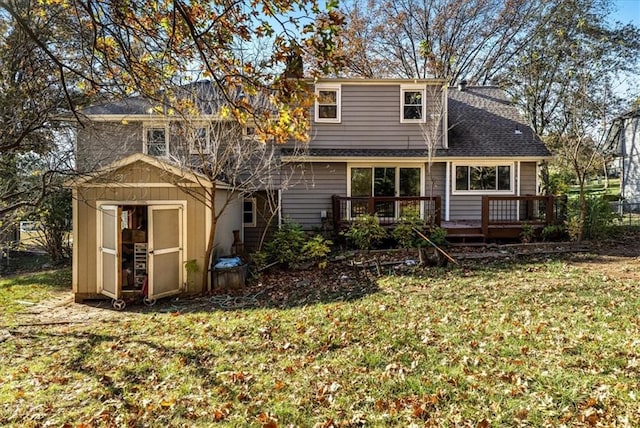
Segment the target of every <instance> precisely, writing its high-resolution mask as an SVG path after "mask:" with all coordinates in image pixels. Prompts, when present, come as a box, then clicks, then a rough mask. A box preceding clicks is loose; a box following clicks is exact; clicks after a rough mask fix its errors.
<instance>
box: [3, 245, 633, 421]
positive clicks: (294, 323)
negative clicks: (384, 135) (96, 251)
mask: <svg viewBox="0 0 640 428" xmlns="http://www.w3.org/2000/svg"><path fill="white" fill-rule="evenodd" d="M616 272H620V274H619V275H618V274H616ZM639 279H640V262H639V261H638V259H637V258H636V257H629V256H625V257H619V256H615V257H608V258H605V257H600V256H595V255H582V256H575V257H570V258H556V259H548V258H546V257H543V256H538V257H537V258H528V259H524V260H518V261H510V262H501V263H475V264H472V263H471V262H468V263H467V264H466V265H465V266H464V267H463V268H450V269H429V270H416V271H414V272H412V273H405V274H402V275H390V276H386V277H383V278H380V279H378V280H377V281H376V283H375V284H370V285H367V286H366V287H363V288H361V289H360V290H361V291H363V292H361V293H360V294H359V295H357V296H356V297H354V296H353V294H349V297H348V298H344V299H341V298H340V294H339V290H338V292H336V287H339V284H340V283H339V282H336V284H338V285H336V286H334V287H331V289H332V290H333V291H332V293H334V294H332V295H331V296H330V298H322V297H321V298H318V299H315V300H309V299H306V300H302V299H301V297H300V295H301V293H302V292H301V290H300V288H301V287H305V286H306V287H312V286H313V284H314V283H313V282H312V283H301V284H298V286H296V287H293V288H286V287H285V286H283V287H282V294H283V295H279V296H275V297H274V296H273V294H274V290H271V293H264V294H261V295H259V296H257V297H256V298H255V301H254V302H253V303H255V305H254V306H253V307H251V308H241V309H225V310H223V309H220V308H219V307H218V306H217V305H215V304H213V303H211V302H210V301H209V300H204V299H200V300H197V301H194V302H191V303H193V304H191V305H190V304H189V302H182V301H177V302H176V301H174V302H171V303H169V304H167V305H165V306H164V307H160V308H157V309H156V310H155V311H154V312H147V313H132V312H126V313H121V314H119V315H120V316H118V317H116V318H115V320H114V321H111V322H104V321H102V322H100V321H88V322H86V323H82V324H69V325H49V326H32V327H26V326H19V324H20V319H19V318H14V319H12V320H11V321H10V322H8V323H2V324H5V327H4V329H5V331H8V332H9V333H10V334H11V336H10V337H8V338H7V339H6V340H4V342H2V343H0V403H4V404H3V405H2V406H0V425H3V426H16V427H17V426H20V427H23V426H46V425H51V426H105V427H106V426H163V425H164V426H211V425H215V424H216V423H219V424H220V425H221V426H267V427H269V426H270V427H273V426H305V427H306V426H321V427H330V426H403V427H404V426H443V427H445V426H447V427H448V426H470V427H471V426H473V427H477V426H479V427H489V426H496V427H498V426H505V427H506V426H508V427H512V426H563V425H564V426H620V427H622V426H638V425H640V413H639V410H638V409H640V402H639V398H638V394H639V393H640V389H639V388H640V313H639V311H638V308H639V307H640V293H639V291H640V290H639V285H638V280H639ZM326 280H327V281H332V280H334V278H329V277H328V276H327V278H326ZM39 282H41V281H39ZM25 285H26V284H25V283H22V284H13V285H11V284H7V283H0V290H4V291H2V292H1V293H0V298H1V299H2V302H0V303H1V304H2V305H6V304H8V303H9V301H11V300H12V297H11V294H10V293H8V292H7V291H6V288H7V287H11V289H12V290H13V292H15V291H16V289H18V288H19V287H23V286H25ZM350 287H351V288H350V289H351V290H352V289H353V285H351V286H350ZM294 289H295V291H296V293H297V294H295V293H294V294H295V296H296V297H295V299H294V300H287V298H288V297H287V295H286V294H287V293H290V292H291V293H292V290H294ZM306 293H307V294H314V290H309V289H306ZM336 293H337V294H336ZM274 299H276V300H277V301H278V302H283V301H284V302H287V301H288V302H289V303H288V304H283V305H275V304H274V301H276V300H274ZM196 303H197V304H196ZM189 308H191V309H189ZM194 308H195V309H194ZM105 311H107V310H106V309H105ZM7 324H9V325H8V326H7ZM1 330H2V327H0V331H1ZM0 340H2V339H0Z"/></svg>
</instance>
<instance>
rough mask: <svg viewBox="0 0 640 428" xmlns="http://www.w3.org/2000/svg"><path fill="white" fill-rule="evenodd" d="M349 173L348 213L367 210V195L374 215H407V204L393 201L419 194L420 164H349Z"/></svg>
mask: <svg viewBox="0 0 640 428" xmlns="http://www.w3.org/2000/svg"><path fill="white" fill-rule="evenodd" d="M350 172H351V183H350V184H351V195H350V196H351V197H352V198H355V199H354V200H352V203H351V216H352V217H357V216H358V215H362V214H365V213H367V212H368V209H369V205H368V204H369V198H370V197H372V196H373V197H377V198H379V199H377V200H376V201H375V202H374V207H373V208H374V211H375V214H376V215H378V216H379V217H387V218H396V217H399V216H400V215H404V214H406V213H405V212H404V211H405V208H406V206H405V205H403V204H402V203H400V202H398V201H396V200H395V199H394V198H395V197H396V196H420V195H421V180H422V178H421V177H422V170H421V168H420V167H388V166H376V167H370V166H363V167H352V168H351V169H350ZM387 198H388V199H387Z"/></svg>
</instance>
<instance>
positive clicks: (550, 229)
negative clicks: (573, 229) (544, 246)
mask: <svg viewBox="0 0 640 428" xmlns="http://www.w3.org/2000/svg"><path fill="white" fill-rule="evenodd" d="M566 237H567V226H566V225H565V224H564V223H563V224H548V225H546V226H545V227H544V228H543V229H542V239H543V240H544V241H558V240H563V239H566Z"/></svg>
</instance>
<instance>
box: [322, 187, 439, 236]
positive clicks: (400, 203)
mask: <svg viewBox="0 0 640 428" xmlns="http://www.w3.org/2000/svg"><path fill="white" fill-rule="evenodd" d="M332 203H333V224H334V228H335V229H336V230H342V229H345V228H346V227H348V226H349V224H350V223H351V222H352V221H353V220H354V219H355V218H357V217H358V216H361V215H364V214H369V215H376V216H377V217H378V218H379V219H380V224H381V225H382V226H390V225H393V224H395V223H397V222H398V219H400V218H401V217H403V216H408V215H410V214H420V216H421V217H422V218H423V219H426V220H427V221H429V222H431V221H433V224H435V225H438V226H440V223H441V212H442V210H441V207H442V204H441V198H440V197H439V196H433V197H429V196H396V197H394V196H370V197H368V196H363V197H358V196H339V195H333V197H332Z"/></svg>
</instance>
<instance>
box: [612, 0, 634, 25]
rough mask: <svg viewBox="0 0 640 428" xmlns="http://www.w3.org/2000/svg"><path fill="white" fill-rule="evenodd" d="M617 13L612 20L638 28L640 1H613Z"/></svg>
mask: <svg viewBox="0 0 640 428" xmlns="http://www.w3.org/2000/svg"><path fill="white" fill-rule="evenodd" d="M614 4H615V5H616V7H617V9H618V10H617V11H616V12H614V14H613V16H612V18H614V19H615V20H616V21H620V22H622V23H623V24H630V23H631V24H634V25H638V26H640V0H615V1H614Z"/></svg>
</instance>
